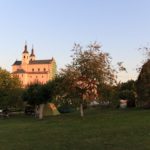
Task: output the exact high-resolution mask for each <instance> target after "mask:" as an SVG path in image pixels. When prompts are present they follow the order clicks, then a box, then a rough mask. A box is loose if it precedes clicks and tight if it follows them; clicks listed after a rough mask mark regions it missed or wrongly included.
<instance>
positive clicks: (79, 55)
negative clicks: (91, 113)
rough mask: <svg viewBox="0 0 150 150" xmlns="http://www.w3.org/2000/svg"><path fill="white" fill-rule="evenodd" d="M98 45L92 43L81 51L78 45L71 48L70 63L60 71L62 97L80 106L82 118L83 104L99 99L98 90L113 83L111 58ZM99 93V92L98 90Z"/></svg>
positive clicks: (113, 71) (113, 72)
mask: <svg viewBox="0 0 150 150" xmlns="http://www.w3.org/2000/svg"><path fill="white" fill-rule="evenodd" d="M100 48H101V46H100V45H99V44H97V43H96V42H95V43H92V44H90V45H89V46H88V47H87V48H85V49H83V48H82V47H81V46H80V45H79V44H75V45H74V47H73V52H74V53H73V55H72V63H71V64H69V65H67V66H66V68H65V69H62V71H61V73H60V76H61V77H63V82H64V83H65V84H64V85H67V88H66V87H64V88H66V91H64V96H65V97H69V98H70V99H71V100H73V101H78V102H79V104H80V114H81V116H82V117H83V116H84V113H83V103H84V102H85V101H91V100H96V99H98V98H99V97H100V95H101V93H100V92H99V93H98V87H99V89H100V88H102V87H103V86H104V85H112V84H114V83H115V81H116V80H115V78H116V76H115V70H114V69H113V68H112V66H111V57H110V56H109V54H108V53H104V52H102V51H101V50H100ZM99 91H100V90H99Z"/></svg>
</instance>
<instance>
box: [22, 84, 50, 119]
mask: <svg viewBox="0 0 150 150" xmlns="http://www.w3.org/2000/svg"><path fill="white" fill-rule="evenodd" d="M50 90H51V89H49V88H48V85H47V84H45V85H42V84H39V83H34V84H31V85H29V86H28V87H27V89H26V90H25V92H24V94H23V99H24V101H26V102H27V103H28V104H30V105H32V106H34V107H35V112H36V113H37V114H36V115H37V116H38V117H39V119H43V108H44V104H46V103H47V102H48V101H50V100H51V99H50V98H51V95H50V94H51V93H50ZM37 108H38V111H37Z"/></svg>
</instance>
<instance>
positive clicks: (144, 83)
mask: <svg viewBox="0 0 150 150" xmlns="http://www.w3.org/2000/svg"><path fill="white" fill-rule="evenodd" d="M136 87H137V94H138V101H139V102H140V104H141V105H147V107H150V59H148V60H147V62H146V63H145V64H144V65H143V66H142V69H141V71H140V74H139V76H138V79H137V84H136Z"/></svg>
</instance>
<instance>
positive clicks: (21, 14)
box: [0, 0, 150, 82]
mask: <svg viewBox="0 0 150 150" xmlns="http://www.w3.org/2000/svg"><path fill="white" fill-rule="evenodd" d="M149 7H150V0H0V67H2V68H5V69H7V70H8V71H11V65H12V64H13V63H14V61H15V60H16V59H17V60H20V59H21V54H22V51H23V49H24V45H25V41H27V44H28V50H29V51H30V50H31V48H32V45H34V49H35V54H36V57H37V58H38V59H50V58H52V57H54V58H55V59H56V62H57V66H58V70H59V69H60V68H63V67H64V66H65V65H66V64H68V63H70V61H71V58H70V55H71V54H72V52H71V49H72V48H73V44H74V43H79V44H81V45H82V46H83V47H86V46H87V45H88V44H90V43H91V42H94V41H97V42H98V43H100V44H101V45H102V50H103V51H104V52H108V53H109V54H110V56H111V57H112V59H113V61H112V63H113V65H114V67H116V63H117V62H120V61H123V62H124V66H125V67H126V69H127V72H126V73H121V74H119V75H118V76H119V78H118V80H120V81H122V82H125V81H127V80H130V79H136V78H137V75H138V73H137V72H136V68H137V67H139V66H140V65H141V61H142V59H143V56H142V54H141V53H140V52H139V51H138V48H140V47H143V46H147V45H148V44H149V42H150V9H149Z"/></svg>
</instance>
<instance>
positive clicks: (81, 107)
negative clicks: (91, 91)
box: [80, 103, 84, 117]
mask: <svg viewBox="0 0 150 150" xmlns="http://www.w3.org/2000/svg"><path fill="white" fill-rule="evenodd" d="M80 115H81V117H84V112H83V104H82V103H81V104H80Z"/></svg>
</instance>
